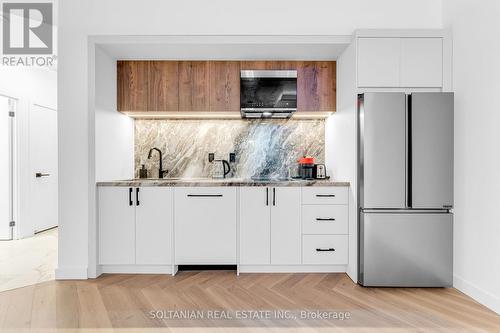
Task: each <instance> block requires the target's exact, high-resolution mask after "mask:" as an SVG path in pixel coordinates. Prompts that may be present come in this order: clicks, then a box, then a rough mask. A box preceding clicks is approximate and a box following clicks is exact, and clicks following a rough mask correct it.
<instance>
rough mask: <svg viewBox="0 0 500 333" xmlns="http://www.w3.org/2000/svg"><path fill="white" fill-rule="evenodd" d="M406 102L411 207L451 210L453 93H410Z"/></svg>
mask: <svg viewBox="0 0 500 333" xmlns="http://www.w3.org/2000/svg"><path fill="white" fill-rule="evenodd" d="M410 101H411V138H412V140H411V152H412V154H411V155H412V159H411V160H412V166H411V174H412V176H411V179H412V187H411V188H412V190H411V203H412V207H413V208H450V207H453V93H414V94H412V95H411V99H410Z"/></svg>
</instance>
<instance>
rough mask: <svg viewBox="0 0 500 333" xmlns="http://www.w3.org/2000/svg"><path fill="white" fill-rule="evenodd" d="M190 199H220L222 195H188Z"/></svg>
mask: <svg viewBox="0 0 500 333" xmlns="http://www.w3.org/2000/svg"><path fill="white" fill-rule="evenodd" d="M187 196H188V197H190V198H220V197H222V194H188V195H187Z"/></svg>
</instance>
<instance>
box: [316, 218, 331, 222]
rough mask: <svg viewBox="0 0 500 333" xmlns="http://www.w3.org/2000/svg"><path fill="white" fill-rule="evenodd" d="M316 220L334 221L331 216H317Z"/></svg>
mask: <svg viewBox="0 0 500 333" xmlns="http://www.w3.org/2000/svg"><path fill="white" fill-rule="evenodd" d="M316 221H320V222H321V221H335V219H334V218H332V217H317V218H316Z"/></svg>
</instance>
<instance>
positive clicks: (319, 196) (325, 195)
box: [316, 194, 335, 198]
mask: <svg viewBox="0 0 500 333" xmlns="http://www.w3.org/2000/svg"><path fill="white" fill-rule="evenodd" d="M316 197H318V198H334V197H335V194H316Z"/></svg>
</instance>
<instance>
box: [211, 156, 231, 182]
mask: <svg viewBox="0 0 500 333" xmlns="http://www.w3.org/2000/svg"><path fill="white" fill-rule="evenodd" d="M213 163H214V166H213V173H212V177H213V178H226V176H227V175H228V174H229V173H230V172H231V166H230V165H229V162H228V161H226V160H213Z"/></svg>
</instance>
